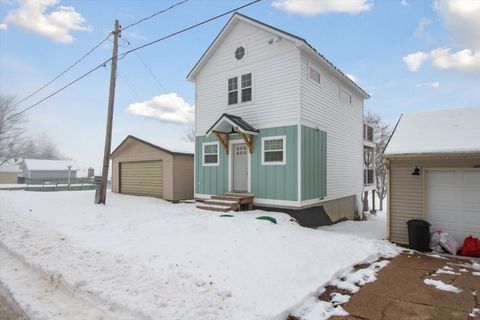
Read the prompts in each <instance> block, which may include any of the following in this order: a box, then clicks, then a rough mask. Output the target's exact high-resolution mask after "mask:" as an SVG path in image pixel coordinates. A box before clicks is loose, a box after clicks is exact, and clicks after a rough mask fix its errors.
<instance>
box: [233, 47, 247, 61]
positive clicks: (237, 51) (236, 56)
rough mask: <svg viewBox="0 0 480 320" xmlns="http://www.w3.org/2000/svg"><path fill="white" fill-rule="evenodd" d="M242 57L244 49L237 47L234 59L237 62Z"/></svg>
mask: <svg viewBox="0 0 480 320" xmlns="http://www.w3.org/2000/svg"><path fill="white" fill-rule="evenodd" d="M244 55H245V48H243V47H238V48H237V50H235V58H237V60H240V59H242V58H243V56H244Z"/></svg>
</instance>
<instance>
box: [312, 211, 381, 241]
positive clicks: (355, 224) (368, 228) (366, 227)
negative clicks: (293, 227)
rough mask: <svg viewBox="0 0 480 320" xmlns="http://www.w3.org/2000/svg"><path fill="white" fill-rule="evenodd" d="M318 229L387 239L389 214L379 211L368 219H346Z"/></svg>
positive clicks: (366, 237)
mask: <svg viewBox="0 0 480 320" xmlns="http://www.w3.org/2000/svg"><path fill="white" fill-rule="evenodd" d="M318 229H319V230H323V231H333V232H335V233H341V234H345V235H355V236H358V237H361V238H365V239H385V237H386V234H387V214H386V213H385V212H382V211H377V214H376V215H369V218H368V220H367V221H344V222H340V223H337V224H333V225H331V226H324V227H319V228H318Z"/></svg>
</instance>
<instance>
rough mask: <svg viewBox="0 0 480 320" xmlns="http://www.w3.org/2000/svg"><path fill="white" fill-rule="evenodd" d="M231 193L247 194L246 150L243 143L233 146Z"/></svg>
mask: <svg viewBox="0 0 480 320" xmlns="http://www.w3.org/2000/svg"><path fill="white" fill-rule="evenodd" d="M232 147H233V148H232V149H233V152H232V156H233V161H232V167H233V168H232V169H233V174H232V177H233V184H232V185H233V191H235V192H248V148H247V145H246V144H245V143H235V144H234V145H233V146H232Z"/></svg>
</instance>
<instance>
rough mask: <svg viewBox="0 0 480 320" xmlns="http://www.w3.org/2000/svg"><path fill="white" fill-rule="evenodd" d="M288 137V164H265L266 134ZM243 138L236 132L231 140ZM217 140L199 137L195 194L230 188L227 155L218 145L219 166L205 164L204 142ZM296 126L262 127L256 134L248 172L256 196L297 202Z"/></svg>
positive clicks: (221, 191) (216, 192) (217, 191)
mask: <svg viewBox="0 0 480 320" xmlns="http://www.w3.org/2000/svg"><path fill="white" fill-rule="evenodd" d="M273 136H286V155H285V157H286V158H285V159H286V164H284V165H262V145H261V141H262V138H264V137H273ZM238 139H241V138H240V137H239V136H235V135H233V136H232V137H230V140H238ZM211 141H217V140H216V139H215V138H214V137H206V136H201V137H200V136H197V137H196V143H195V154H196V155H197V156H196V157H195V179H196V185H195V193H196V194H224V193H225V192H227V191H228V187H229V181H228V179H229V178H228V177H229V164H228V162H229V161H228V155H227V154H226V153H225V150H224V149H223V147H222V145H221V144H219V165H218V166H202V157H203V150H202V144H203V143H204V142H211ZM297 141H298V139H297V126H296V125H291V126H285V127H275V128H265V129H260V132H259V134H258V135H256V136H254V150H253V153H252V154H251V155H250V157H251V158H250V159H251V160H250V169H251V172H250V174H249V179H250V186H251V192H252V193H253V194H254V195H255V197H258V198H262V199H272V200H289V201H297V199H298V197H297V181H298V179H297V165H298V163H297V162H298V161H297V159H298V157H297Z"/></svg>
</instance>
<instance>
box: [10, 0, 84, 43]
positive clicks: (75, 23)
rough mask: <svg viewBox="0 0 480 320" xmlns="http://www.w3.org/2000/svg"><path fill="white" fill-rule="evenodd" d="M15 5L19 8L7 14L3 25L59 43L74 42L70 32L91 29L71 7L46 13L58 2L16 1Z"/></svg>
mask: <svg viewBox="0 0 480 320" xmlns="http://www.w3.org/2000/svg"><path fill="white" fill-rule="evenodd" d="M17 3H19V4H20V7H18V8H17V9H16V10H14V11H12V12H11V13H9V14H8V15H7V16H6V17H5V19H4V20H3V24H5V25H8V24H15V25H17V26H19V27H21V28H22V29H24V30H26V31H29V32H32V33H36V34H39V35H41V36H44V37H47V38H48V39H50V40H52V41H55V42H61V43H71V42H72V41H74V40H75V38H74V37H73V36H72V35H71V34H70V33H71V32H72V31H90V30H91V27H88V26H86V25H85V22H86V20H85V18H83V17H82V15H81V14H80V13H78V12H77V11H76V10H75V8H73V7H71V6H58V7H57V8H55V10H53V11H50V12H47V9H48V8H49V7H51V6H54V5H56V4H58V3H59V0H18V1H17Z"/></svg>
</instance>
